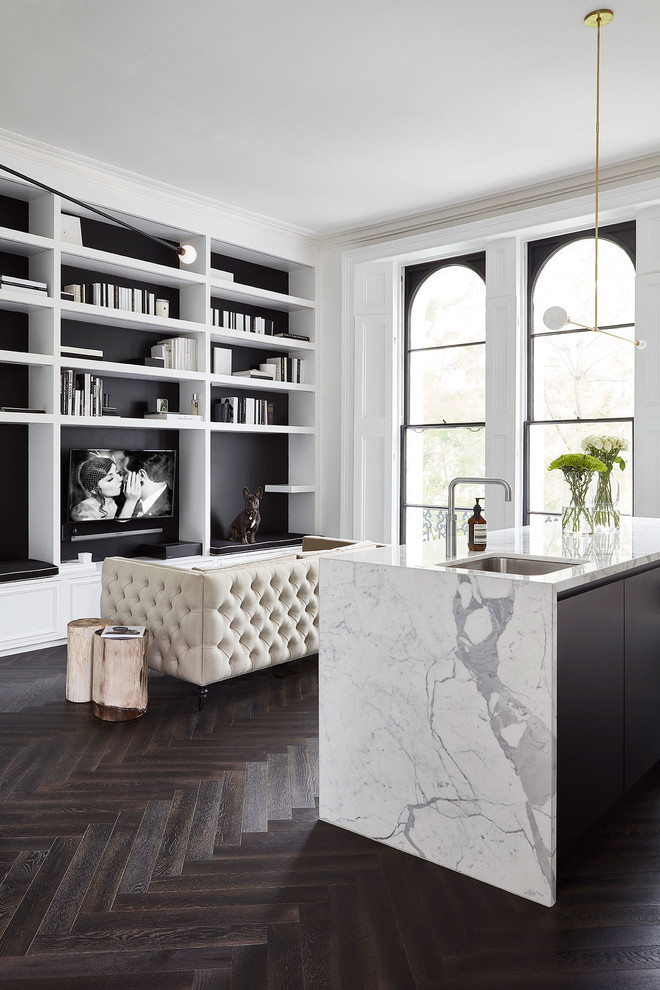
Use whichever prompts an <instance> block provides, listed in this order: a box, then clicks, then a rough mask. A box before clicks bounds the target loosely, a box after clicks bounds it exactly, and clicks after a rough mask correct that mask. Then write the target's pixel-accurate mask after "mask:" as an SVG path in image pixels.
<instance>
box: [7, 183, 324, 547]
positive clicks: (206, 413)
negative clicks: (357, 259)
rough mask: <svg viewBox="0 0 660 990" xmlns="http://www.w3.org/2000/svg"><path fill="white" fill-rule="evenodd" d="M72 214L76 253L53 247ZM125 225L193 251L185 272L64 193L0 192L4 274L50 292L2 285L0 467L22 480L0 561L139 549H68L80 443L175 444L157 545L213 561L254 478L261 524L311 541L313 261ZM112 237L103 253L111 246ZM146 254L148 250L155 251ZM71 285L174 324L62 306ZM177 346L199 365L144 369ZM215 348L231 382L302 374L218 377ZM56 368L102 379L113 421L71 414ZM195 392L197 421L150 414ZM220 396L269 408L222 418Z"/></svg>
mask: <svg viewBox="0 0 660 990" xmlns="http://www.w3.org/2000/svg"><path fill="white" fill-rule="evenodd" d="M94 205H96V206H98V207H100V208H101V209H104V208H105V207H104V204H103V203H95V204H94ZM76 213H77V214H78V215H81V216H82V241H83V243H82V244H78V243H71V242H70V241H68V240H64V239H63V238H62V219H63V217H68V216H70V215H72V214H76ZM127 219H128V218H127ZM131 219H132V218H131ZM132 222H133V223H134V225H135V226H136V227H138V228H140V229H144V230H145V231H147V232H149V233H153V234H155V235H157V236H160V237H166V238H167V239H169V240H173V241H176V242H181V243H182V242H184V241H185V242H187V243H192V244H194V246H195V247H196V249H197V252H198V258H197V261H196V262H195V264H194V265H193V266H190V267H185V266H183V265H182V266H180V267H179V265H178V262H177V261H176V257H175V255H174V254H173V261H172V262H165V263H164V262H163V261H162V260H161V259H160V258H159V259H158V260H154V259H153V257H151V254H150V251H149V250H148V249H145V250H144V251H142V249H141V248H140V250H136V248H135V244H136V243H138V242H136V240H135V235H131V237H128V236H126V231H124V230H123V228H122V227H120V226H118V227H114V225H111V224H109V223H108V222H107V221H103V222H101V221H99V220H98V219H96V218H95V217H93V216H92V214H87V215H85V211H83V210H81V209H77V208H76V207H73V206H72V205H71V204H70V203H68V202H67V201H66V200H62V199H60V197H58V196H57V195H54V194H50V193H43V192H42V191H41V190H39V189H37V188H34V187H31V186H29V185H27V184H23V183H21V182H18V181H16V182H14V181H10V180H7V181H3V182H2V183H1V184H0V275H1V274H3V273H6V274H8V275H13V276H19V277H23V278H28V279H32V280H37V281H42V282H45V283H46V284H47V286H48V290H47V292H45V293H43V292H37V291H32V292H31V291H29V290H21V291H16V290H14V289H12V288H0V328H2V329H1V330H0V406H8V407H12V409H13V410H16V409H19V410H20V409H25V410H27V411H0V438H2V440H3V447H2V449H3V453H4V454H5V457H6V463H7V462H9V463H12V464H15V465H16V476H15V479H13V481H15V483H12V484H10V485H5V486H4V492H3V494H2V495H0V508H1V509H2V517H3V520H4V523H3V525H5V526H6V524H7V520H8V519H13V520H14V521H15V527H14V528H15V533H14V534H13V535H12V536H11V537H10V538H9V539H8V540H6V539H5V540H4V541H3V549H2V552H1V553H0V558H1V559H5V560H6V559H11V558H14V557H16V558H18V557H30V558H36V559H39V560H45V561H50V562H53V563H55V564H58V565H59V564H62V563H66V561H68V560H73V559H75V558H76V557H77V554H78V551H80V550H91V551H92V552H93V554H94V559H95V560H98V559H101V558H102V557H103V556H105V555H107V553H108V552H119V553H123V552H129V553H130V552H131V551H132V552H135V548H134V547H133V546H129V544H130V539H128V540H126V539H125V538H124V536H123V535H122V536H120V537H118V538H119V539H122V540H123V542H122V544H121V546H120V547H119V548H118V547H117V546H113V547H110V546H108V547H107V548H106V547H105V546H104V545H102V544H101V543H99V544H98V545H97V544H96V543H95V542H94V541H93V540H92V541H90V542H89V543H87V544H78V545H75V541H73V542H72V541H71V533H70V527H69V529H67V526H66V525H65V522H66V521H65V514H64V512H63V507H62V504H61V503H62V499H63V497H64V495H63V493H64V490H65V479H64V474H65V472H66V463H67V451H68V450H69V449H74V448H77V447H83V446H87V447H90V448H96V447H98V448H125V449H130V448H132V447H134V448H136V449H139V448H145V447H146V446H150V445H153V446H155V447H168V446H173V447H175V448H176V449H177V452H178V486H177V501H178V509H177V518H176V521H175V522H176V532H174V530H173V529H172V527H170V529H169V530H167V531H166V532H165V533H164V534H163V536H162V537H161V538H162V539H163V541H166V540H168V539H169V540H177V539H178V540H187V541H192V542H195V543H200V544H201V545H202V552H203V553H205V554H206V553H208V552H209V549H210V548H211V547H212V546H213V545H214V543H217V542H218V541H219V540H222V538H223V532H222V530H223V529H224V528H225V527H226V525H227V523H228V521H230V520H231V519H232V518H233V517H234V516H235V515H236V514H237V513H238V512H239V511H240V509H241V508H242V499H241V490H242V488H243V485H247V486H248V487H250V486H252V485H256V484H257V483H258V484H260V485H262V486H263V487H264V490H265V491H264V500H263V508H264V511H263V515H264V516H265V517H266V518H267V517H268V516H269V513H270V516H271V517H273V518H275V517H276V518H277V519H279V520H282V519H284V524H283V527H281V528H283V529H284V530H288V531H289V532H290V533H305V532H314V531H315V528H316V527H315V521H316V478H317V468H316V425H317V424H316V409H317V376H316V364H315V339H316V283H315V271H314V266H313V265H311V264H301V263H300V262H299V261H297V260H295V259H293V260H291V259H287V258H286V257H273V256H272V255H270V254H266V253H263V251H260V250H251V249H250V248H249V247H246V245H245V244H242V245H240V246H238V247H237V246H233V245H232V244H229V243H225V242H223V241H221V240H219V239H218V238H217V237H215V236H214V235H213V234H212V233H207V232H204V231H192V232H191V231H190V230H179V229H176V228H165V227H164V225H163V224H162V221H161V222H160V223H159V224H156V223H153V224H150V223H149V221H148V220H145V219H144V218H134V219H132ZM87 232H91V233H90V234H89V236H88V233H87ZM108 232H110V233H111V235H112V236H111V238H109V241H110V242H111V244H112V246H111V247H108V246H107V245H106V244H105V243H104V240H105V238H106V235H107V234H108ZM129 233H130V232H129ZM131 238H132V239H131ZM140 240H142V239H140ZM144 243H145V245H147V248H148V246H149V243H150V242H147V241H145V242H144ZM117 244H118V245H119V246H120V247H121V250H120V251H118V250H117V247H116V245H117ZM228 272H231V273H232V274H233V278H228V277H227V273H228ZM78 283H80V284H94V283H104V284H106V285H113V286H122V287H124V286H129V287H135V289H136V291H137V290H138V289H139V290H142V291H144V292H145V293H146V292H150V293H152V294H153V295H154V296H155V297H157V298H164V299H166V300H167V301H168V305H169V313H170V315H168V316H166V317H164V316H157V315H155V313H154V312H149V313H144V312H134V311H131V310H129V309H119V308H113V307H110V306H107V305H95V304H91V303H89V302H84V303H83V302H77V301H73V300H72V299H70V298H63V297H62V290H63V289H64V286H67V285H72V284H78ZM214 310H216V311H220V312H223V311H227V310H231V311H232V312H237V313H239V314H241V315H242V314H245V317H246V320H247V318H248V317H249V318H250V321H251V322H252V323H257V320H256V318H257V317H259V318H261V319H262V322H265V321H268V322H267V325H269V326H272V328H273V329H274V331H275V333H277V332H280V333H282V332H285V333H289V334H292V335H297V336H299V337H308V338H309V341H307V340H304V339H291V338H287V337H281V336H280V337H278V336H275V335H274V334H273V335H271V334H269V333H256V332H250V331H245V330H237V329H230V328H227V327H224V326H218V325H217V322H218V316H217V315H214ZM181 337H185V338H190V339H192V340H194V341H195V342H196V348H197V362H196V366H195V367H188V368H186V369H185V370H183V369H180V368H168V367H154V366H150V365H147V364H145V363H144V359H145V358H148V357H149V356H150V353H151V348H152V347H153V346H154V345H156V344H157V343H158V342H159V341H161V340H166V339H168V338H181ZM62 345H65V346H70V347H76V348H78V349H81V350H84V349H85V348H91V349H96V350H100V351H102V353H103V357H99V358H93V357H90V356H87V355H85V354H84V353H81V354H71V353H69V354H63V353H61V347H62ZM216 346H220V347H223V348H226V349H229V350H230V351H231V355H232V371H239V370H243V371H245V370H248V369H250V368H255V369H257V368H258V366H259V363H263V362H265V361H266V358H268V357H271V358H272V359H273V360H275V358H276V357H278V356H283V357H287V358H290V359H294V358H295V359H297V362H298V363H297V364H296V368H299V367H302V368H303V373H302V380H301V381H285V380H278V381H275V380H269V379H263V378H246V377H240V376H237V375H235V374H214V372H213V349H214V347H216ZM63 371H73V372H74V375H80V376H83V375H85V374H87V375H89V376H93V377H96V378H99V379H100V380H102V392H103V395H106V396H109V403H108V405H109V406H111V407H114V408H116V410H117V415H86V414H80V413H76V412H73V413H72V412H69V411H65V406H64V404H63V402H62V399H61V384H62V372H63ZM193 395H195V396H196V397H197V400H198V404H199V413H200V418H199V419H196V420H192V419H181V420H176V419H171V418H170V419H166V420H161V419H145V418H144V414H145V412H147V411H148V410H150V409H153V407H154V403H155V399H156V398H157V397H158V398H160V397H163V396H164V397H166V398H167V399H168V402H169V409H170V411H179V412H181V413H186V414H188V413H190V411H191V403H192V400H193ZM226 397H235V398H238V399H239V400H240V403H239V404H240V405H241V406H242V407H247V408H254V403H259V400H264V401H263V402H261V404H260V405H259V408H260V409H261V410H262V411H263V416H264V417H267V421H266V422H260V423H251V422H245V423H243V422H223V421H220V419H219V409H220V408H221V401H220V400H222V399H223V398H226ZM243 400H248V401H247V404H246V403H245V402H243ZM250 402H252V403H253V405H252V406H250V405H249V404H250ZM33 410H43V411H33ZM151 437H153V444H151V443H150V438H151ZM267 501H268V502H269V505H268V506H267V505H266V503H267ZM108 542H111V541H108Z"/></svg>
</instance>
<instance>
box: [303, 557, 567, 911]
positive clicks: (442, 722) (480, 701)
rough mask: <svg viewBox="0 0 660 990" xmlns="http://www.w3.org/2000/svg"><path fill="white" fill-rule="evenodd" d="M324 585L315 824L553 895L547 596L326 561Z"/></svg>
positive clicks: (478, 579)
mask: <svg viewBox="0 0 660 990" xmlns="http://www.w3.org/2000/svg"><path fill="white" fill-rule="evenodd" d="M321 581H322V596H323V608H322V609H321V661H320V667H319V669H320V692H319V693H320V699H321V704H320V717H321V727H320V772H321V782H320V815H321V818H323V819H324V820H325V821H329V822H333V823H334V824H336V825H341V826H343V827H345V828H349V829H352V830H354V831H357V832H360V833H361V834H363V835H367V836H369V837H371V838H373V839H377V840H379V841H381V842H385V843H387V844H388V845H392V846H395V847H396V848H398V849H402V850H405V851H407V852H411V853H414V854H416V855H418V856H422V857H423V858H425V859H429V860H432V861H433V862H435V863H440V864H441V865H443V866H448V867H450V868H451V869H454V870H458V871H459V872H461V873H465V874H467V875H469V876H472V877H476V878H478V879H481V880H485V881H487V882H489V883H493V884H496V885H497V886H499V887H502V888H504V889H506V890H511V891H513V892H515V893H519V894H522V895H523V896H525V897H529V898H531V899H533V900H536V901H539V902H540V903H542V904H551V903H552V902H553V900H554V833H553V822H554V794H555V779H554V750H553V738H554V704H553V697H552V677H551V672H552V656H553V635H554V625H553V597H552V590H551V589H549V588H547V587H544V586H535V585H532V584H529V583H519V582H513V581H511V580H510V579H505V580H501V579H497V578H492V577H483V576H474V575H468V574H458V573H456V572H453V573H452V572H441V573H431V572H429V571H424V570H409V569H407V568H400V567H395V568H392V567H387V566H385V567H383V566H381V565H377V564H376V565H374V564H366V563H365V564H360V563H351V562H349V561H338V560H332V559H326V560H323V563H322V565H321ZM521 651H522V652H523V653H524V654H525V663H524V664H520V663H519V662H518V659H517V658H518V656H519V655H520V653H521Z"/></svg>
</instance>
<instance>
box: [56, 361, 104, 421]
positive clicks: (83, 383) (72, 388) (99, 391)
mask: <svg viewBox="0 0 660 990" xmlns="http://www.w3.org/2000/svg"><path fill="white" fill-rule="evenodd" d="M60 412H61V414H62V415H63V416H101V415H103V379H102V378H99V377H98V375H92V374H90V373H89V372H86V371H85V372H76V371H73V369H71V368H64V369H63V370H62V371H61V372H60Z"/></svg>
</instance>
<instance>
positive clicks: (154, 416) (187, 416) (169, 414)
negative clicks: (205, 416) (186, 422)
mask: <svg viewBox="0 0 660 990" xmlns="http://www.w3.org/2000/svg"><path fill="white" fill-rule="evenodd" d="M144 418H145V419H201V418H202V417H201V415H198V414H193V413H175V412H166V413H145V414H144Z"/></svg>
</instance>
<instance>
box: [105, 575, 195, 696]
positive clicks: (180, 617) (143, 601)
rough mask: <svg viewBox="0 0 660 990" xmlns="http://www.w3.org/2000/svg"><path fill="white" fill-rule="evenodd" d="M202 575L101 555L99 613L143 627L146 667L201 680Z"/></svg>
mask: <svg viewBox="0 0 660 990" xmlns="http://www.w3.org/2000/svg"><path fill="white" fill-rule="evenodd" d="M203 586H204V575H203V574H202V573H201V572H199V571H192V570H184V569H181V568H177V567H168V566H167V565H165V564H158V563H151V562H142V561H139V560H130V559H128V558H125V557H106V559H105V560H104V562H103V567H102V570H101V615H102V617H103V618H104V619H105V620H107V621H109V622H116V623H122V624H126V623H133V624H136V625H141V626H146V627H147V630H148V632H149V648H148V657H149V666H150V667H151V669H152V670H159V671H161V672H162V673H163V674H171V675H172V676H173V677H180V678H181V679H182V680H184V681H191V682H192V683H193V684H204V683H208V681H205V680H204V677H205V671H204V656H203V649H202V642H203V625H204V622H203V606H204V590H203Z"/></svg>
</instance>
